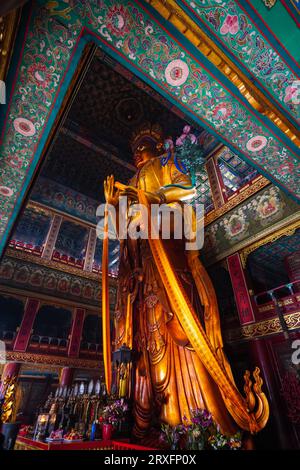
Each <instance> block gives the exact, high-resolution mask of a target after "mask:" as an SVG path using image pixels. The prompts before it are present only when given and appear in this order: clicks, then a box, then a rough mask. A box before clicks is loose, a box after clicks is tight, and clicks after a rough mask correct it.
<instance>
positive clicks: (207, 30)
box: [177, 0, 298, 129]
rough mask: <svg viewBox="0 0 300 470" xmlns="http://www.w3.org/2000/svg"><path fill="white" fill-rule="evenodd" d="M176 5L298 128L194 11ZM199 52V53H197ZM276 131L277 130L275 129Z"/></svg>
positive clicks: (280, 105)
mask: <svg viewBox="0 0 300 470" xmlns="http://www.w3.org/2000/svg"><path fill="white" fill-rule="evenodd" d="M177 3H178V5H179V6H180V7H181V8H182V10H184V11H185V13H186V14H187V15H189V17H190V18H191V19H192V20H193V21H194V22H195V23H196V24H197V25H198V26H199V27H200V28H201V29H202V30H204V31H205V33H206V34H207V35H208V36H209V38H210V39H211V40H212V41H214V42H215V43H216V44H217V46H218V47H219V48H220V49H221V50H222V51H223V52H224V54H226V55H227V56H228V57H229V58H230V59H231V60H232V62H234V64H235V65H236V66H237V67H238V68H239V69H240V70H241V71H242V72H243V73H244V74H245V75H246V76H247V77H248V78H249V80H251V82H253V84H254V85H255V86H256V87H257V88H259V90H260V91H261V92H262V93H264V94H265V95H267V97H268V99H269V100H270V101H271V102H272V104H273V105H274V106H275V107H277V108H279V109H280V112H281V113H282V114H284V115H285V117H286V118H287V119H288V120H289V121H291V122H292V123H293V124H294V126H296V127H298V123H297V120H296V117H294V116H293V115H292V114H290V113H289V112H288V111H287V110H286V108H284V107H283V105H282V104H281V102H280V101H279V100H277V99H275V98H274V96H273V95H272V94H271V93H270V92H269V90H268V89H267V87H263V85H262V84H261V82H260V81H258V80H257V78H256V76H255V75H254V74H253V73H252V72H251V71H250V70H249V69H248V68H247V67H246V65H244V64H243V62H242V61H239V60H238V59H237V58H236V56H235V55H234V54H233V53H232V52H231V51H230V49H229V48H227V47H226V46H225V45H224V44H223V43H222V41H221V40H220V39H219V38H218V37H217V35H216V36H215V35H214V34H213V33H212V32H211V30H210V28H209V27H208V26H206V24H205V22H204V21H203V22H202V21H201V20H200V19H199V17H198V16H197V14H196V13H194V11H193V10H192V9H191V8H190V7H189V6H187V5H186V4H185V3H183V2H182V1H181V0H178V1H177ZM198 52H199V51H198ZM277 129H278V128H277Z"/></svg>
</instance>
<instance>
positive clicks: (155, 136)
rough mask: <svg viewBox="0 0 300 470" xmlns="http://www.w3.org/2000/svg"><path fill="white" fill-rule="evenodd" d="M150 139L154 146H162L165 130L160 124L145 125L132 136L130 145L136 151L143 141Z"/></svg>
mask: <svg viewBox="0 0 300 470" xmlns="http://www.w3.org/2000/svg"><path fill="white" fill-rule="evenodd" d="M145 138H146V139H149V140H151V141H152V142H153V143H154V144H160V143H162V142H163V140H164V137H163V130H162V128H161V126H160V125H159V124H151V123H150V122H146V123H144V124H143V125H142V126H141V127H139V128H138V129H137V130H136V131H134V133H133V134H132V137H131V140H130V145H131V148H132V149H133V150H134V149H136V147H137V146H138V144H139V142H140V141H141V140H143V139H145Z"/></svg>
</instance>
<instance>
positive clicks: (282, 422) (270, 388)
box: [249, 338, 295, 449]
mask: <svg viewBox="0 0 300 470" xmlns="http://www.w3.org/2000/svg"><path fill="white" fill-rule="evenodd" d="M268 344H270V343H267V341H266V340H265V339H264V338H261V339H259V338H256V339H254V340H252V341H250V342H249V348H250V354H251V357H252V363H253V367H255V366H258V367H259V368H260V371H261V378H262V379H263V381H264V383H263V391H264V392H265V394H266V396H267V398H268V400H269V405H270V420H269V423H268V426H267V427H268V428H269V433H271V434H272V435H273V433H272V427H276V431H277V435H278V439H279V443H278V444H279V446H280V447H281V448H282V449H290V448H293V447H294V445H295V443H294V442H293V441H294V439H295V437H294V435H293V430H292V429H291V426H290V424H289V422H288V420H287V418H286V410H285V406H284V404H283V397H282V395H281V393H280V387H281V383H280V378H279V377H278V373H277V371H276V366H275V364H274V357H273V356H272V353H271V351H270V350H269V347H268Z"/></svg>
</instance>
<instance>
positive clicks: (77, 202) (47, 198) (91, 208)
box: [30, 177, 99, 224]
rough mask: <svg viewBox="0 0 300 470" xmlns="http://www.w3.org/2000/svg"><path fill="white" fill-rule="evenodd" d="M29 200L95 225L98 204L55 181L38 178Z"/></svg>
mask: <svg viewBox="0 0 300 470" xmlns="http://www.w3.org/2000/svg"><path fill="white" fill-rule="evenodd" d="M30 199H32V200H33V201H36V202H40V203H41V204H45V205H46V206H49V207H53V208H54V209H58V210H60V211H62V212H66V213H67V214H71V215H74V216H75V217H78V218H80V219H82V220H86V221H87V222H92V223H94V224H95V223H96V210H97V207H98V205H99V203H98V202H97V201H95V200H94V199H91V198H89V197H87V196H85V195H84V194H80V193H78V192H76V191H73V190H72V189H70V188H66V187H65V186H63V185H61V184H59V183H56V182H55V181H51V180H48V179H46V178H43V177H39V178H38V180H37V182H36V183H35V185H34V188H33V191H32V193H31V195H30Z"/></svg>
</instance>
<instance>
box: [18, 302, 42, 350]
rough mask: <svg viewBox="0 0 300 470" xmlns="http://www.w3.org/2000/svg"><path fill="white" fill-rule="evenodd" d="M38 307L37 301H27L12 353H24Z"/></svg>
mask: <svg viewBox="0 0 300 470" xmlns="http://www.w3.org/2000/svg"><path fill="white" fill-rule="evenodd" d="M39 305H40V301H39V300H37V299H30V298H29V299H27V302H26V306H25V312H24V316H23V319H22V323H21V325H20V329H19V331H18V334H17V337H16V339H15V344H14V351H20V352H25V351H26V349H27V346H28V343H29V340H30V335H31V330H32V327H33V323H34V320H35V317H36V314H37V311H38V309H39Z"/></svg>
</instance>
